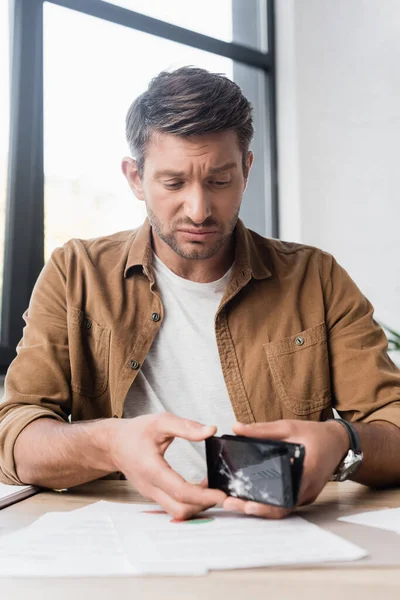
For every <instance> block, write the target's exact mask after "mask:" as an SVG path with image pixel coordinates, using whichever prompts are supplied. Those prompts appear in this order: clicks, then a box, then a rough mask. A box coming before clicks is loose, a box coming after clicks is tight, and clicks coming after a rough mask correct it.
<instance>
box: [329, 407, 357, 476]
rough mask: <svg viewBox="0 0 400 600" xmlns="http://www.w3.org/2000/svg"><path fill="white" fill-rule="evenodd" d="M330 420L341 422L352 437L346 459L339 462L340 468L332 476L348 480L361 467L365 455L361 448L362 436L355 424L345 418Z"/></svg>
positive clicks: (350, 437)
mask: <svg viewBox="0 0 400 600" xmlns="http://www.w3.org/2000/svg"><path fill="white" fill-rule="evenodd" d="M329 420H330V421H336V423H340V424H341V425H342V426H343V427H344V428H345V429H346V431H347V433H348V436H349V439H350V450H349V451H348V453H347V454H346V456H345V457H344V459H343V460H342V461H341V462H340V463H339V466H338V468H337V469H336V471H335V473H334V474H333V475H332V477H331V481H346V479H348V478H349V477H350V475H352V474H353V473H355V472H356V471H357V469H358V468H359V467H360V465H361V463H362V461H363V458H364V455H363V452H362V449H361V441H360V436H359V435H358V432H357V430H356V428H355V427H354V425H352V424H351V423H348V422H347V421H344V420H343V419H329Z"/></svg>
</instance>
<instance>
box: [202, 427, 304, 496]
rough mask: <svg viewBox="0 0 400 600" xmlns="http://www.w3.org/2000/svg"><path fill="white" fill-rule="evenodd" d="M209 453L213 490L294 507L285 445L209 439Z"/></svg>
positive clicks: (210, 482)
mask: <svg viewBox="0 0 400 600" xmlns="http://www.w3.org/2000/svg"><path fill="white" fill-rule="evenodd" d="M228 438H229V439H228ZM206 453H207V469H208V484H209V487H211V488H218V489H221V490H223V491H224V492H225V493H226V494H228V495H229V496H234V497H236V498H242V499H244V500H253V501H254V502H262V503H263V504H272V505H275V506H286V507H291V506H293V491H292V475H291V458H290V456H289V453H288V450H287V448H285V447H284V446H282V447H280V446H279V444H278V445H270V444H268V443H266V442H258V441H249V440H246V441H243V439H242V438H239V436H237V438H235V436H226V438H225V436H223V437H221V438H217V437H213V438H209V440H207V441H206Z"/></svg>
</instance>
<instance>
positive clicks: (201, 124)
mask: <svg viewBox="0 0 400 600" xmlns="http://www.w3.org/2000/svg"><path fill="white" fill-rule="evenodd" d="M228 129H231V130H233V131H235V132H236V134H237V138H238V142H239V148H240V150H241V152H242V163H243V170H244V171H245V162H246V158H247V153H248V150H249V146H250V142H251V140H252V138H253V133H254V129H253V119H252V106H251V104H250V102H249V101H248V100H247V98H245V96H244V95H243V94H242V91H241V89H240V87H239V86H238V85H237V84H236V83H234V82H233V81H231V80H230V79H228V77H226V76H225V75H221V74H220V73H210V72H209V71H206V70H205V69H200V68H198V67H189V66H188V67H182V68H180V69H176V70H175V71H172V72H166V71H162V72H161V73H159V75H157V76H156V77H155V78H154V79H152V80H151V82H150V84H149V87H148V89H147V91H146V92H144V93H143V94H141V95H140V96H139V97H138V98H136V100H135V101H134V102H133V104H132V105H131V107H130V108H129V110H128V113H127V115H126V130H125V131H126V139H127V142H128V145H129V149H130V151H131V153H132V156H133V157H134V158H135V159H136V162H137V164H138V169H139V174H140V176H142V174H143V168H144V159H145V153H146V145H147V142H148V141H149V139H150V137H151V134H152V133H153V132H158V133H172V134H174V135H177V136H183V137H189V136H191V135H201V134H204V133H214V132H218V131H224V130H228Z"/></svg>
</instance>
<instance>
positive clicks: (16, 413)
mask: <svg viewBox="0 0 400 600" xmlns="http://www.w3.org/2000/svg"><path fill="white" fill-rule="evenodd" d="M43 417H46V418H50V419H57V420H58V421H61V422H63V423H64V419H63V418H62V417H60V416H59V415H57V414H56V413H54V412H53V411H51V410H48V409H43V408H39V407H37V406H32V405H26V406H13V405H11V406H8V410H7V412H5V414H3V416H2V421H1V435H0V482H1V483H7V484H15V485H21V484H23V483H24V482H23V481H21V480H20V479H19V478H18V474H17V470H16V466H15V461H14V446H15V442H16V439H17V437H18V436H19V434H20V433H21V431H22V430H23V429H24V428H25V427H26V426H27V425H29V424H30V423H32V422H33V421H36V419H41V418H43Z"/></svg>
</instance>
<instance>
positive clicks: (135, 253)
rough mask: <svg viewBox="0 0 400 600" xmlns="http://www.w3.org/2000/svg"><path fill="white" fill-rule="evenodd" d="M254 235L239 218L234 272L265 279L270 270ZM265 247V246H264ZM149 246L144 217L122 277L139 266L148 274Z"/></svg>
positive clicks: (236, 231) (268, 275)
mask: <svg viewBox="0 0 400 600" xmlns="http://www.w3.org/2000/svg"><path fill="white" fill-rule="evenodd" d="M255 235H257V234H252V233H250V231H249V230H248V229H247V228H246V227H245V226H244V224H243V222H242V221H241V220H240V219H239V220H238V222H237V224H236V227H235V264H234V273H235V275H236V276H240V278H242V277H243V278H247V277H248V275H249V274H250V275H251V276H252V277H254V279H265V278H267V277H270V276H271V272H270V270H269V269H268V267H267V266H266V264H265V256H264V255H262V254H261V251H260V250H259V248H258V247H257V244H256V238H255ZM264 248H265V246H264ZM152 253H153V251H152V247H151V226H150V223H149V220H148V219H147V218H146V220H145V222H144V223H143V225H142V226H141V227H139V229H138V230H137V233H136V235H135V238H134V240H133V242H132V244H131V247H130V250H129V253H128V258H127V261H126V264H125V270H124V277H129V275H130V270H131V269H132V268H134V267H138V266H141V267H142V268H143V271H144V272H145V273H146V274H147V275H148V274H149V272H151V265H152V262H153V256H152Z"/></svg>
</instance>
